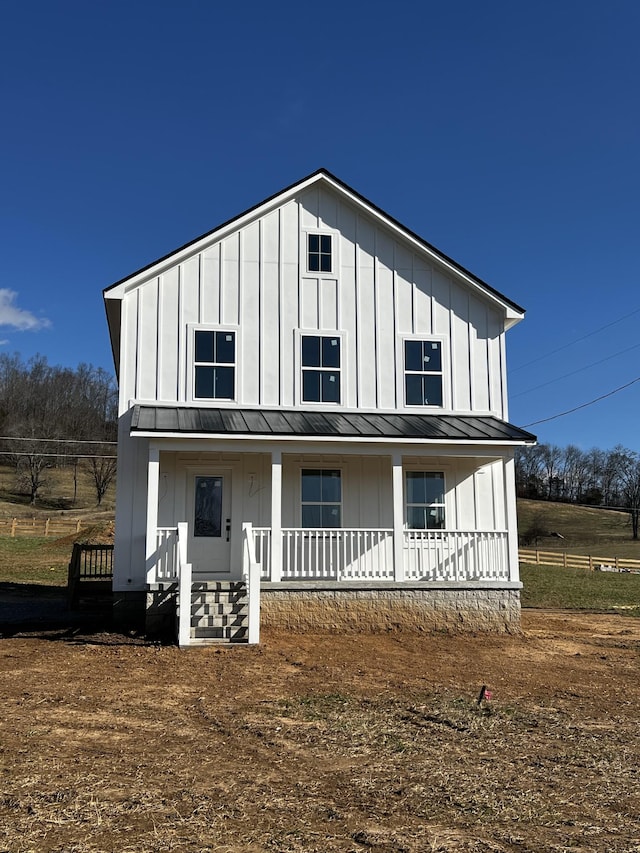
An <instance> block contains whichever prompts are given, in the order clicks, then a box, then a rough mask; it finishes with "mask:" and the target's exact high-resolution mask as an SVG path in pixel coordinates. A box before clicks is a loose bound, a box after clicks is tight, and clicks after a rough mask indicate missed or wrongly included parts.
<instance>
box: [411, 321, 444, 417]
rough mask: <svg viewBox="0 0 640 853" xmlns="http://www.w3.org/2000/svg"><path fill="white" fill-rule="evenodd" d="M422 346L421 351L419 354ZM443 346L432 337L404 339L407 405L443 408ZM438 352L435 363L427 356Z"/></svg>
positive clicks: (440, 341)
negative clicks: (430, 361) (431, 364)
mask: <svg viewBox="0 0 640 853" xmlns="http://www.w3.org/2000/svg"><path fill="white" fill-rule="evenodd" d="M418 348H419V354H418ZM443 350H444V345H443V341H442V340H440V339H438V338H435V337H431V338H405V339H404V341H403V347H402V354H403V388H404V402H405V406H408V407H413V406H422V407H424V406H433V407H434V408H439V409H442V408H444V357H443V356H444V353H443ZM432 355H435V360H434V364H433V366H431V367H429V366H427V367H425V365H429V361H428V359H430V358H431V357H432Z"/></svg>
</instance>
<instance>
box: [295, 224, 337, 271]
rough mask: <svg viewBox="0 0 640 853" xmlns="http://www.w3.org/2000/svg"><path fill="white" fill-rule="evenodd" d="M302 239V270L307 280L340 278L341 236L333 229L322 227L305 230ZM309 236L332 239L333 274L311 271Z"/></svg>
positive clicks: (302, 231) (302, 232)
mask: <svg viewBox="0 0 640 853" xmlns="http://www.w3.org/2000/svg"><path fill="white" fill-rule="evenodd" d="M300 234H301V237H302V239H301V240H300V269H301V270H302V271H303V273H302V274H303V275H304V276H305V277H306V278H309V277H312V278H330V279H337V278H338V270H339V269H340V257H339V247H340V234H339V232H338V231H336V230H335V229H333V228H326V227H324V226H320V227H318V228H303V229H302V230H301V232H300ZM309 234H319V235H320V236H321V237H331V272H322V270H310V269H309Z"/></svg>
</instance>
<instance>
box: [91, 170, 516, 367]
mask: <svg viewBox="0 0 640 853" xmlns="http://www.w3.org/2000/svg"><path fill="white" fill-rule="evenodd" d="M315 184H325V185H327V186H329V187H331V188H332V189H333V191H334V192H336V193H337V194H338V195H339V196H341V197H343V198H346V199H348V200H349V201H350V202H351V204H352V205H353V206H355V207H356V208H358V209H360V210H362V211H364V212H366V213H368V214H369V216H371V217H372V218H373V219H374V220H377V221H378V222H380V223H381V224H383V225H384V226H386V227H387V228H388V229H390V230H391V231H392V232H395V233H396V234H397V236H398V237H399V238H400V239H404V240H405V241H407V242H409V243H410V244H412V245H413V246H414V247H415V248H416V249H417V250H418V251H422V252H424V253H425V254H426V255H428V256H429V257H430V258H431V259H432V260H433V261H435V262H436V263H438V264H439V265H441V266H443V267H445V268H446V269H448V270H450V271H451V272H453V273H454V274H455V275H456V276H457V277H458V278H461V279H463V280H464V281H465V282H466V283H467V284H468V285H469V286H470V287H471V288H472V289H474V290H476V291H478V292H479V293H480V294H482V295H484V297H485V298H488V299H489V300H490V301H491V302H493V303H494V304H497V305H499V306H500V308H501V309H502V310H503V311H504V315H505V328H507V329H508V328H510V326H512V325H514V324H515V323H517V322H519V321H520V320H521V319H522V318H523V316H524V308H522V307H521V306H520V305H518V304H517V303H515V302H513V301H512V300H511V299H509V298H508V297H506V296H504V294H502V293H500V291H498V290H496V289H495V288H494V287H492V286H491V285H490V284H487V283H486V282H485V281H483V280H482V279H481V278H479V277H478V276H476V275H474V274H473V273H472V272H469V270H467V269H465V267H463V266H462V265H461V264H459V263H458V262H457V261H454V260H453V259H452V258H450V257H449V256H448V255H445V254H444V252H441V251H440V250H439V249H436V248H435V246H433V245H431V243H428V242H427V241H426V240H424V239H423V238H422V237H420V236H419V235H418V234H416V233H415V232H413V231H411V230H410V229H409V228H407V227H406V226H404V225H402V224H401V223H400V222H399V221H398V220H397V219H394V217H392V216H390V215H389V214H388V213H386V212H385V211H383V210H382V209H381V208H379V207H378V206H377V205H376V204H374V203H373V202H371V201H369V200H368V199H367V198H365V197H364V196H363V195H361V194H360V193H359V192H357V191H356V190H354V189H352V188H351V187H350V186H348V185H347V184H345V183H344V181H341V180H340V179H339V178H337V177H336V176H335V175H333V174H331V172H329V171H328V170H327V169H322V168H321V169H318V170H317V171H315V172H312V173H311V174H310V175H307V177H306V178H302V180H299V181H296V182H295V183H293V184H290V185H289V186H288V187H286V188H285V189H283V190H280V191H279V192H277V193H275V194H274V195H272V196H269V198H267V199H265V200H264V201H261V202H259V203H258V204H255V205H253V207H250V208H248V209H247V210H245V211H243V212H242V213H239V214H238V215H236V216H234V217H232V218H231V219H228V220H226V222H223V223H221V224H220V225H217V226H216V227H215V228H213V229H211V231H207V232H206V233H205V234H202V235H200V236H199V237H196V238H195V239H193V240H190V241H189V242H188V243H185V244H184V245H183V246H180V247H179V248H177V249H174V250H173V251H172V252H169V253H168V254H166V255H163V256H162V257H161V258H158V259H157V260H155V261H152V262H151V263H149V264H146V265H145V266H144V267H141V268H140V269H139V270H137V271H136V272H134V273H131V274H130V275H128V276H125V277H124V278H121V279H119V280H118V281H116V282H114V284H112V285H110V286H109V287H106V288H105V289H104V291H103V297H104V300H105V308H106V312H107V321H108V323H109V332H110V337H111V346H112V349H113V355H114V360H115V363H116V369H118V350H119V338H120V301H121V300H122V298H123V297H124V295H125V293H126V292H127V291H128V290H130V289H133V288H135V287H136V286H137V285H138V284H141V283H143V282H144V281H146V280H148V279H149V278H151V277H153V276H155V275H160V274H161V273H162V272H163V271H164V270H165V269H167V268H168V267H169V266H173V265H175V264H178V263H180V262H181V261H183V260H185V259H186V258H187V257H190V256H191V255H193V254H194V253H195V252H198V251H201V250H202V249H204V248H205V247H206V246H207V245H209V244H210V243H212V242H214V241H216V240H219V239H222V238H224V237H225V236H226V235H227V233H229V232H230V231H232V230H234V229H236V228H239V227H241V226H242V225H244V224H245V223H246V222H247V221H250V220H251V219H254V218H256V217H257V216H262V215H264V214H266V213H267V212H269V210H272V209H274V208H276V207H278V206H280V205H282V204H284V203H285V202H287V201H289V200H290V199H291V198H293V197H295V196H296V195H298V194H299V193H301V192H303V191H305V190H307V189H309V188H310V187H312V186H313V185H315Z"/></svg>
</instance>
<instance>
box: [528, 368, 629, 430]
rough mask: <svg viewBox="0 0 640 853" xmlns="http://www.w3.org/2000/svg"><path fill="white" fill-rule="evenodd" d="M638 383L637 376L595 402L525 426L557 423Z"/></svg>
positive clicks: (583, 404) (592, 401)
mask: <svg viewBox="0 0 640 853" xmlns="http://www.w3.org/2000/svg"><path fill="white" fill-rule="evenodd" d="M636 382H640V376H636V378H635V379H632V380H631V382H627V384H626V385H621V386H620V387H619V388H614V389H613V391H609V392H608V393H607V394H602V396H600V397H596V398H595V400H589V402H588V403H582V405H581V406H575V407H574V408H573V409H567V411H566V412H560V413H559V414H557V415H551V417H550V418H542V420H539V421H531V423H530V424H525V427H530V426H537V425H538V424H546V423H548V422H549V421H555V420H556V419H557V418H563V417H564V416H565V415H571V414H573V412H577V411H579V410H580V409H586V408H587V406H593V404H594V403H599V402H600V400H605V399H606V398H607V397H613V395H614V394H617V393H618V392H619V391H624V389H625V388H629V387H630V386H631V385H635V383H636Z"/></svg>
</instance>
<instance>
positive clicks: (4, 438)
mask: <svg viewBox="0 0 640 853" xmlns="http://www.w3.org/2000/svg"><path fill="white" fill-rule="evenodd" d="M0 441H44V442H47V443H48V444H114V445H115V444H117V443H118V442H117V441H106V440H104V441H103V440H102V439H101V438H96V439H86V438H26V437H25V436H21V435H0Z"/></svg>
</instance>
